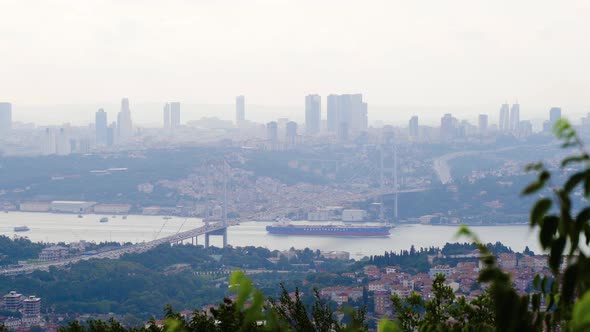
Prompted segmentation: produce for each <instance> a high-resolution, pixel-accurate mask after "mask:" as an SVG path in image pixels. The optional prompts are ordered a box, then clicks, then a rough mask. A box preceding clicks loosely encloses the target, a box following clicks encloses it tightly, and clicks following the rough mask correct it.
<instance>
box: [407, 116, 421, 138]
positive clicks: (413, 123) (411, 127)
mask: <svg viewBox="0 0 590 332" xmlns="http://www.w3.org/2000/svg"><path fill="white" fill-rule="evenodd" d="M408 131H409V134H410V138H413V139H417V138H418V135H419V132H420V129H419V124H418V116H417V115H414V116H413V117H411V118H410V122H409V124H408Z"/></svg>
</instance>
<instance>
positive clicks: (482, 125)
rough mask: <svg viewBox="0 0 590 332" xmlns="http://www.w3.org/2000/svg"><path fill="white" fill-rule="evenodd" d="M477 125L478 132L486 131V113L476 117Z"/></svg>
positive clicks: (483, 132)
mask: <svg viewBox="0 0 590 332" xmlns="http://www.w3.org/2000/svg"><path fill="white" fill-rule="evenodd" d="M477 125H478V126H477V127H478V129H479V133H480V134H485V133H486V132H487V131H488V115H487V114H480V115H479V117H478V122H477Z"/></svg>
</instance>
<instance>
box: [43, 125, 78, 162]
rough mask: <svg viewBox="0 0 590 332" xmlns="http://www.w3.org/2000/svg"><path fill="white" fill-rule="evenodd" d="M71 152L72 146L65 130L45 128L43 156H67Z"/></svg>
mask: <svg viewBox="0 0 590 332" xmlns="http://www.w3.org/2000/svg"><path fill="white" fill-rule="evenodd" d="M71 152H72V146H71V142H70V138H69V133H68V129H67V128H55V127H51V128H46V129H45V137H43V154H44V155H52V154H57V155H60V156H67V155H69V154H70V153H71Z"/></svg>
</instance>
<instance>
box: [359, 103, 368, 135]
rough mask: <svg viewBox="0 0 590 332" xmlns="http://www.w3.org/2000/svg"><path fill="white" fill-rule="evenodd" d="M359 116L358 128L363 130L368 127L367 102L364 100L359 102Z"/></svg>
mask: <svg viewBox="0 0 590 332" xmlns="http://www.w3.org/2000/svg"><path fill="white" fill-rule="evenodd" d="M360 118H361V119H360V126H361V127H360V129H361V130H363V131H365V130H367V129H369V104H367V103H366V102H363V103H362V104H361V114H360Z"/></svg>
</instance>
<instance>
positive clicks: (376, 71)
mask: <svg viewBox="0 0 590 332" xmlns="http://www.w3.org/2000/svg"><path fill="white" fill-rule="evenodd" d="M589 36H590V1H582V0H580V1H553V0H552V1H541V0H518V1H515V0H510V1H504V0H489V1H483V0H482V1H479V0H459V1H454V0H445V1H441V0H433V1H422V0H406V1H397V0H384V1H371V0H363V1H360V0H359V1H347V0H334V1H332V0H292V1H290V0H252V1H247V0H242V1H239V0H192V1H190V0H186V1H180V0H166V1H150V0H110V1H108V0H95V1H84V0H71V1H70V0H51V1H48V0H39V1H28V0H0V45H1V46H0V100H6V101H12V102H13V103H15V104H19V103H21V104H29V105H30V104H63V103H101V102H109V103H116V102H117V101H118V100H119V99H120V98H121V97H123V96H128V97H129V98H131V100H132V101H144V102H148V101H149V102H160V101H166V100H180V101H183V102H189V103H211V104H230V103H233V98H234V96H236V95H238V94H244V95H246V96H247V101H248V102H250V103H256V104H260V105H300V104H303V96H304V95H305V94H307V93H320V94H322V95H326V94H328V93H346V92H362V93H363V94H364V95H365V99H366V100H367V101H368V102H369V104H370V105H371V104H372V105H422V106H428V105H442V106H449V105H494V109H495V108H496V106H498V107H499V104H500V103H501V102H503V101H504V100H506V99H508V101H513V100H514V99H516V98H518V100H519V101H520V102H521V103H522V104H523V105H527V104H528V105H536V106H539V107H540V106H543V107H545V106H547V109H548V107H550V106H552V105H560V106H564V107H567V106H568V105H577V106H584V107H585V106H586V105H590V102H589V100H590V94H589V93H588V92H589V88H590V39H589V38H590V37H589ZM588 110H589V111H590V107H589V108H588Z"/></svg>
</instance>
